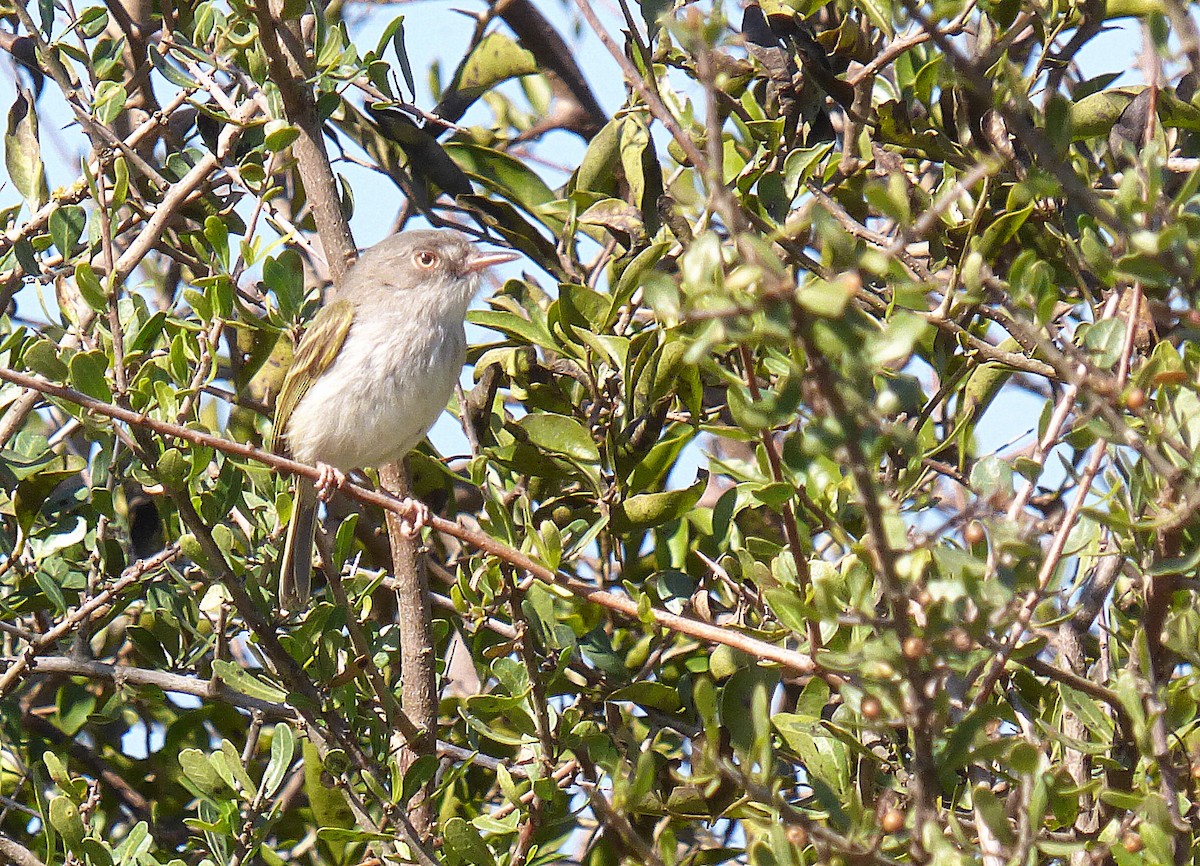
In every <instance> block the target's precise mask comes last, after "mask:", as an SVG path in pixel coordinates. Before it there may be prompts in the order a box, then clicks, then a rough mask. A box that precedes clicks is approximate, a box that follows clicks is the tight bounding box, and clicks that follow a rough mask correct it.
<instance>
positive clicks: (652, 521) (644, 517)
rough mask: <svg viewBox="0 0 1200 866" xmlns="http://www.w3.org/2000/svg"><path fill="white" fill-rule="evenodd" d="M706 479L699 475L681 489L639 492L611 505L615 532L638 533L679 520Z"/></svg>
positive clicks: (694, 503) (697, 497) (693, 501)
mask: <svg viewBox="0 0 1200 866" xmlns="http://www.w3.org/2000/svg"><path fill="white" fill-rule="evenodd" d="M707 485H708V480H707V479H704V478H701V479H700V480H699V481H697V482H696V483H695V484H693V485H692V486H691V487H686V488H684V489H683V490H665V491H663V492H662V493H639V494H638V495H636V496H630V497H629V498H628V499H626V500H625V501H624V502H620V503H618V504H617V505H615V506H614V507H613V510H612V521H611V525H612V528H613V531H614V532H620V533H624V532H641V531H642V530H645V529H650V528H651V527H654V526H660V525H662V524H664V523H669V522H671V521H672V520H679V519H680V518H681V517H683V516H684V515H685V514H687V513H688V512H689V511H691V510H692V509H693V508H694V507H695V506H696V503H697V502H699V501H700V497H701V496H702V495H704V488H705V487H706V486H707Z"/></svg>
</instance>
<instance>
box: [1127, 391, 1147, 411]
mask: <svg viewBox="0 0 1200 866" xmlns="http://www.w3.org/2000/svg"><path fill="white" fill-rule="evenodd" d="M1145 405H1146V392H1145V391H1143V390H1142V389H1141V388H1131V389H1130V390H1129V393H1128V394H1126V395H1125V406H1126V407H1127V408H1129V409H1130V410H1131V411H1133V412H1137V411H1140V410H1141V408H1142V407H1143V406H1145Z"/></svg>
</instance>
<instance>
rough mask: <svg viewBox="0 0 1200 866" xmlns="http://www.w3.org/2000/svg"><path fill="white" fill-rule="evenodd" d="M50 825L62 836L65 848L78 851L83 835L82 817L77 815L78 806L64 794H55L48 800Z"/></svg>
mask: <svg viewBox="0 0 1200 866" xmlns="http://www.w3.org/2000/svg"><path fill="white" fill-rule="evenodd" d="M50 826H51V827H53V828H54V829H55V831H57V833H58V835H60V836H62V837H63V841H64V842H66V843H67V848H68V849H70V850H71V851H78V850H79V845H80V843H81V842H83V837H84V835H85V833H84V829H83V818H81V817H80V815H79V807H78V806H76V805H75V804H74V803H72V802H71V801H70V800H69V799H67V798H66V797H64V796H61V795H60V796H57V797H55V798H54V799H52V800H51V801H50Z"/></svg>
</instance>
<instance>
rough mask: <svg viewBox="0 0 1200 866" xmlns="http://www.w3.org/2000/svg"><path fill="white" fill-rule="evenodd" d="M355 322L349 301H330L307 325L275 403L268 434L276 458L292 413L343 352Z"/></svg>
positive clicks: (281, 449)
mask: <svg viewBox="0 0 1200 866" xmlns="http://www.w3.org/2000/svg"><path fill="white" fill-rule="evenodd" d="M353 322H354V304H352V303H351V302H350V301H345V300H342V301H333V302H332V303H330V304H328V305H326V306H324V307H321V309H320V310H318V311H317V315H316V317H315V318H314V319H313V320H312V322H311V323H310V324H309V326H308V328H307V330H305V332H304V336H303V337H301V338H300V345H299V346H297V347H296V355H295V357H294V358H293V359H292V366H291V367H289V368H288V371H287V376H286V377H285V378H284V380H283V389H282V390H280V392H279V399H278V400H277V401H276V402H275V429H274V430H273V431H272V433H271V450H272V451H273V452H275V453H276V454H282V453H283V451H284V444H285V443H284V438H283V434H284V432H285V431H286V430H287V424H288V421H289V420H290V419H291V417H292V412H293V411H294V410H295V408H296V406H297V405H298V404H299V403H300V401H301V400H302V399H303V398H304V395H305V394H306V393H307V392H308V389H309V388H311V387H312V384H313V382H315V381H316V380H317V378H318V377H319V376H320V375H321V374H322V373H324V372H325V371H326V370H328V369H329V367H330V365H331V364H333V362H334V360H335V359H336V358H337V356H338V352H340V351H341V349H342V343H343V342H344V341H345V339H346V335H347V334H348V333H350V325H351V324H352V323H353Z"/></svg>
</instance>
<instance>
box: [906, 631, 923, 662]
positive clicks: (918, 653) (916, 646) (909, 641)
mask: <svg viewBox="0 0 1200 866" xmlns="http://www.w3.org/2000/svg"><path fill="white" fill-rule="evenodd" d="M901 652H903V653H904V657H905V658H906V659H908V660H909V661H916V660H917V659H920V658H924V657H925V653H927V652H929V647H928V646H927V645H926V643H925V641H924V640H922V639H921V638H919V637H917V636H916V635H909V636H908V637H906V638H905V639H904V643H903V644H902V646H901Z"/></svg>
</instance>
